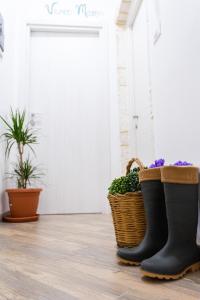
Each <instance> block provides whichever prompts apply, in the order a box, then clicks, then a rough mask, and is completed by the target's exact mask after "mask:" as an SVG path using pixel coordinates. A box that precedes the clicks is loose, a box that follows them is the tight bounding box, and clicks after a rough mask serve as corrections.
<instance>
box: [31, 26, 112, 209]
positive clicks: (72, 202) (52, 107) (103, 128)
mask: <svg viewBox="0 0 200 300" xmlns="http://www.w3.org/2000/svg"><path fill="white" fill-rule="evenodd" d="M67 30H69V32H45V31H43V32H32V34H31V46H30V52H31V53H30V94H29V95H30V112H33V113H35V114H36V116H37V113H39V117H40V119H41V120H40V122H41V123H40V124H41V131H42V138H41V142H40V146H38V150H37V153H38V159H39V161H41V162H43V164H44V168H45V170H46V174H47V178H46V182H47V183H46V186H45V188H44V193H43V195H42V197H41V202H40V213H91V212H92V213H94V212H103V210H104V202H105V199H106V189H107V184H108V180H109V178H110V161H109V156H110V141H109V137H110V132H109V103H108V101H107V99H108V93H109V90H108V76H107V74H108V65H107V51H105V48H104V43H103V39H102V37H101V32H102V29H99V31H98V30H95V29H90V30H88V29H84V30H82V29H73V30H72V29H70V28H69V29H67ZM36 125H37V122H36Z"/></svg>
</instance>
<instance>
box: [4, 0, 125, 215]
mask: <svg viewBox="0 0 200 300" xmlns="http://www.w3.org/2000/svg"><path fill="white" fill-rule="evenodd" d="M52 2H53V1H49V0H29V1H27V0H19V1H14V2H13V1H11V0H0V10H1V13H2V15H3V16H4V19H5V53H4V55H3V59H1V58H0V79H1V80H0V88H1V110H2V113H3V114H6V113H7V111H8V109H9V107H10V105H12V106H13V105H14V106H21V107H24V106H26V107H28V102H29V100H30V99H29V98H27V94H26V91H25V80H26V77H27V73H26V72H25V64H26V59H25V58H26V54H27V37H26V32H27V31H26V24H27V23H35V24H52V25H56V24H59V25H64V26H65V25H71V26H74V25H75V26H76V25H81V26H82V25H84V26H90V25H95V24H99V23H101V24H102V25H103V27H104V28H105V27H107V28H108V29H107V32H108V36H109V38H108V39H107V40H104V48H105V49H107V51H108V54H109V57H108V65H109V68H108V74H107V77H108V88H109V94H108V97H107V105H108V107H109V108H110V109H109V111H110V113H111V117H110V123H109V124H108V129H109V128H110V157H111V164H110V165H109V168H110V174H111V177H110V178H109V181H110V180H111V178H113V177H115V176H118V175H120V152H119V143H120V141H119V115H118V114H119V110H118V99H117V71H116V41H115V30H116V27H115V16H116V14H117V9H118V6H119V2H120V1H119V0H112V1H109V2H108V1H106V0H95V1H94V0H86V1H84V3H85V4H86V5H87V11H89V12H94V14H93V15H91V14H90V15H86V14H85V12H84V11H82V12H81V14H79V15H78V14H77V5H79V4H81V3H80V2H79V1H75V0H62V1H59V0H58V1H57V7H56V11H54V13H53V14H49V13H48V10H47V5H51V3H52ZM68 10H70V11H71V14H70V15H67V14H66V12H67V11H68ZM2 78H3V79H2ZM38 161H39V160H38ZM39 162H40V163H41V164H43V162H42V161H39ZM4 165H5V164H4V161H3V159H2V166H1V174H0V175H1V176H2V177H3V176H4V167H5V166H4ZM0 188H1V191H3V189H4V188H5V186H1V187H0ZM106 188H107V187H106ZM105 193H106V190H105ZM104 200H105V203H104V204H105V207H104V211H108V204H107V201H106V199H104ZM0 211H5V206H4V204H3V208H2V210H0Z"/></svg>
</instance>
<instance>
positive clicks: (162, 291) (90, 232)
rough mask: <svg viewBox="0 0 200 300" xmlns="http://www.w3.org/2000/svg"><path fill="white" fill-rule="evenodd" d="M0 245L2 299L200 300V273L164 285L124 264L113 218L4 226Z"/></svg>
mask: <svg viewBox="0 0 200 300" xmlns="http://www.w3.org/2000/svg"><path fill="white" fill-rule="evenodd" d="M0 241H1V251H0V278H1V280H0V300H6V299H10V300H26V299H27V300H76V299H81V300H104V299H105V300H114V299H115V300H116V299H120V300H147V299H148V300H149V299H151V300H174V299H181V300H195V299H200V272H197V273H194V274H188V275H187V276H186V277H185V278H184V279H181V280H179V281H172V282H171V281H170V282H161V281H158V280H150V279H149V280H144V279H141V276H140V270H139V268H138V267H125V266H121V265H118V263H117V258H116V255H115V253H116V246H115V238H114V232H113V226H112V220H111V216H109V215H64V216H62V215H59V216H41V218H40V221H39V222H37V223H24V224H6V223H1V226H0Z"/></svg>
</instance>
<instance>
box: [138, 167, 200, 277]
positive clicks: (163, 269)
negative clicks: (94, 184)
mask: <svg viewBox="0 0 200 300" xmlns="http://www.w3.org/2000/svg"><path fill="white" fill-rule="evenodd" d="M161 179H162V181H163V182H164V190H165V201H166V210H167V220H168V231H169V234H168V241H167V243H166V245H165V246H164V248H163V249H161V250H160V251H159V252H158V253H157V254H155V255H154V256H153V257H151V258H149V259H147V260H144V261H143V262H142V264H141V268H142V273H143V275H144V276H148V277H153V278H154V277H155V278H159V279H178V278H181V277H182V276H183V275H185V274H186V273H187V272H189V271H192V272H193V271H196V270H198V269H199V268H200V250H199V248H198V246H197V243H196V234H197V223H198V182H199V179H198V169H197V168H195V167H175V166H169V167H164V168H163V169H162V170H161Z"/></svg>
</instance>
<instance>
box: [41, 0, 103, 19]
mask: <svg viewBox="0 0 200 300" xmlns="http://www.w3.org/2000/svg"><path fill="white" fill-rule="evenodd" d="M45 8H46V11H47V13H48V14H49V15H52V16H55V15H63V16H78V17H85V18H89V17H96V18H97V17H100V16H102V15H103V12H101V11H98V10H92V9H90V8H89V7H88V6H87V4H86V3H81V4H76V5H75V6H74V7H73V8H64V7H61V6H60V3H59V2H58V1H54V2H51V3H50V4H46V5H45Z"/></svg>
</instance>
